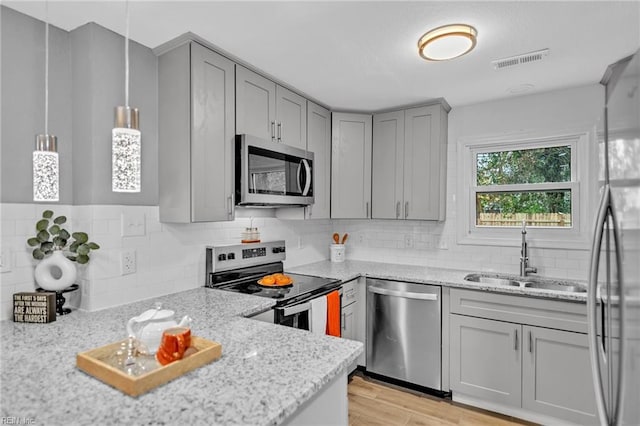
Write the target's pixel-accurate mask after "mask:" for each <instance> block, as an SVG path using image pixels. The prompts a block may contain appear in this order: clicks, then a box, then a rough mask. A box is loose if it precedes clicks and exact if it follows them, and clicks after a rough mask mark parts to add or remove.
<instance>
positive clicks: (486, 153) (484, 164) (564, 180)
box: [472, 145, 573, 227]
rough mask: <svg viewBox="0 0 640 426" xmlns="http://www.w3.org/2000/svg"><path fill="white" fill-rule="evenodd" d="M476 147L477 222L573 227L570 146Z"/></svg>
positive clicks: (475, 189) (476, 223)
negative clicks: (523, 222)
mask: <svg viewBox="0 0 640 426" xmlns="http://www.w3.org/2000/svg"><path fill="white" fill-rule="evenodd" d="M498 149H500V150H498ZM472 152H473V158H474V159H475V160H474V162H475V164H474V165H475V172H474V175H475V182H474V188H473V192H474V194H475V195H474V197H473V198H474V200H475V225H476V226H520V225H521V224H522V221H525V222H526V223H527V225H528V226H545V227H571V226H572V221H571V200H572V198H573V197H572V181H573V178H572V174H571V170H572V167H571V164H572V152H573V149H572V146H571V145H559V146H542V147H538V148H520V149H508V150H505V149H502V148H499V147H498V148H491V149H486V148H485V149H482V148H480V149H474V150H473V151H472Z"/></svg>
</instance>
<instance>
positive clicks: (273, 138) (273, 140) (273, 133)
mask: <svg viewBox="0 0 640 426" xmlns="http://www.w3.org/2000/svg"><path fill="white" fill-rule="evenodd" d="M275 141H276V122H275V121H272V122H271V142H275Z"/></svg>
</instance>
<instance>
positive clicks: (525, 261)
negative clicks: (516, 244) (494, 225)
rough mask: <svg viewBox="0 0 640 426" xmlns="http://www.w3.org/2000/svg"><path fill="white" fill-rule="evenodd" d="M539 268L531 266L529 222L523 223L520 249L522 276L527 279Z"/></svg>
mask: <svg viewBox="0 0 640 426" xmlns="http://www.w3.org/2000/svg"><path fill="white" fill-rule="evenodd" d="M536 272H538V268H536V267H534V266H529V251H528V250H527V221H525V220H523V221H522V247H521V248H520V276H521V277H526V276H527V274H529V273H532V274H535V273H536Z"/></svg>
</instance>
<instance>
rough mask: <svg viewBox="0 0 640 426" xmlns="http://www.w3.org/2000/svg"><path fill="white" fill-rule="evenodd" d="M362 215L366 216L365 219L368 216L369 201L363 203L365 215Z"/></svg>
mask: <svg viewBox="0 0 640 426" xmlns="http://www.w3.org/2000/svg"><path fill="white" fill-rule="evenodd" d="M364 217H365V218H367V219H368V218H369V202H368V201H367V202H366V203H365V215H364Z"/></svg>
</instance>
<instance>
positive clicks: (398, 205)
mask: <svg viewBox="0 0 640 426" xmlns="http://www.w3.org/2000/svg"><path fill="white" fill-rule="evenodd" d="M396 219H400V201H398V202H397V203H396Z"/></svg>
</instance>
